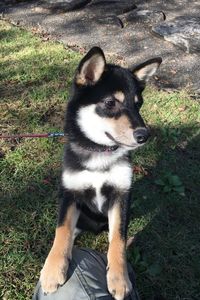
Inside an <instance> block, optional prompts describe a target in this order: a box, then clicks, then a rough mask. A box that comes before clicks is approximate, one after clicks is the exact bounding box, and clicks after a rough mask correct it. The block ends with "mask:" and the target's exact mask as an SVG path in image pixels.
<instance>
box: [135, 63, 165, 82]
mask: <svg viewBox="0 0 200 300" xmlns="http://www.w3.org/2000/svg"><path fill="white" fill-rule="evenodd" d="M161 62H162V58H161V57H155V58H152V59H150V60H147V61H145V62H144V63H142V64H140V65H138V66H136V67H134V68H133V69H132V70H131V72H132V73H133V74H134V75H135V76H136V78H137V79H138V80H139V81H142V82H144V83H145V82H147V81H148V80H149V79H150V77H151V76H153V75H154V74H155V73H156V71H157V70H158V68H159V66H160V64H161Z"/></svg>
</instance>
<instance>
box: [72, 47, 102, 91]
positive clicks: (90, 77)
mask: <svg viewBox="0 0 200 300" xmlns="http://www.w3.org/2000/svg"><path fill="white" fill-rule="evenodd" d="M105 65H106V60H105V56H104V53H103V51H102V50H101V48H99V47H93V48H92V49H90V51H89V52H88V53H87V54H86V55H85V56H84V57H83V59H82V60H81V62H80V64H79V66H78V70H77V74H76V78H75V82H76V84H78V85H83V86H84V85H85V86H86V85H94V84H95V83H96V82H97V81H98V80H99V79H100V78H101V75H102V74H103V71H104V69H105Z"/></svg>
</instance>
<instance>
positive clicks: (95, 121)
mask: <svg viewBox="0 0 200 300" xmlns="http://www.w3.org/2000/svg"><path fill="white" fill-rule="evenodd" d="M95 107H96V105H95V104H91V105H88V106H85V107H81V108H80V110H79V111H78V118H77V123H78V125H79V127H80V129H81V131H82V132H83V133H84V134H85V135H86V136H87V137H88V138H89V139H91V140H92V141H93V142H95V143H98V144H101V145H102V144H104V145H108V146H113V145H114V142H113V141H111V140H110V139H109V138H108V137H107V136H106V135H105V132H109V133H110V134H111V135H114V136H115V132H114V130H113V127H111V126H109V122H106V118H102V117H100V116H99V115H97V113H96V112H95Z"/></svg>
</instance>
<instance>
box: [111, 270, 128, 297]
mask: <svg viewBox="0 0 200 300" xmlns="http://www.w3.org/2000/svg"><path fill="white" fill-rule="evenodd" d="M107 285H108V291H109V293H110V294H111V295H112V296H113V297H114V298H115V299H116V300H123V299H124V298H125V297H126V296H127V295H128V294H129V293H130V292H131V290H132V284H131V282H130V280H129V278H128V274H127V275H124V274H123V273H117V272H115V271H113V270H112V269H109V270H108V272H107Z"/></svg>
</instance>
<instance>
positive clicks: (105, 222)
mask: <svg viewBox="0 0 200 300" xmlns="http://www.w3.org/2000/svg"><path fill="white" fill-rule="evenodd" d="M161 62H162V59H161V58H160V57H156V58H153V59H151V60H148V61H146V62H144V63H142V64H140V65H138V66H137V67H135V68H133V70H129V69H126V68H122V67H120V66H118V65H114V64H108V63H106V59H105V55H104V53H103V51H102V49H101V48H99V47H93V48H92V49H91V50H90V51H89V52H88V53H87V54H86V55H85V56H84V57H83V59H82V60H81V61H80V63H79V66H78V68H77V71H76V74H75V78H74V82H73V90H72V97H71V99H70V100H69V102H68V106H67V110H66V118H65V119H66V121H65V128H64V131H65V134H66V135H67V138H68V142H67V143H66V145H65V149H64V159H63V169H62V176H61V188H60V209H59V215H58V224H57V228H56V233H55V239H54V242H53V246H52V248H51V250H50V252H49V255H48V257H47V259H46V261H45V264H44V266H43V269H42V271H41V275H40V281H41V286H42V289H43V291H44V292H45V293H52V292H55V291H56V289H57V288H58V286H59V285H62V284H63V283H64V282H65V280H66V278H65V277H66V274H67V269H68V264H69V260H70V258H71V251H72V247H73V242H74V238H75V237H76V235H77V234H78V233H79V232H80V231H82V230H90V231H93V232H95V233H98V232H101V231H102V230H105V229H108V230H109V247H108V253H107V259H108V265H107V285H108V290H109V292H110V293H111V294H112V296H113V297H114V298H115V299H116V300H122V299H124V297H125V296H126V295H127V294H129V293H130V291H131V289H132V286H131V283H130V281H129V278H128V272H127V264H126V253H125V250H126V239H127V226H128V215H129V210H130V209H129V208H130V193H131V182H132V165H131V159H130V151H132V150H135V149H137V148H138V147H140V146H142V145H144V144H145V143H146V141H147V140H148V138H149V135H150V133H149V130H148V128H147V127H146V125H145V123H144V121H143V119H142V117H141V115H140V108H141V106H142V104H143V97H142V91H143V90H144V88H145V83H146V82H147V81H148V79H149V78H150V77H151V76H153V75H154V74H155V72H156V71H157V69H158V67H159V65H160V64H161Z"/></svg>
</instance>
